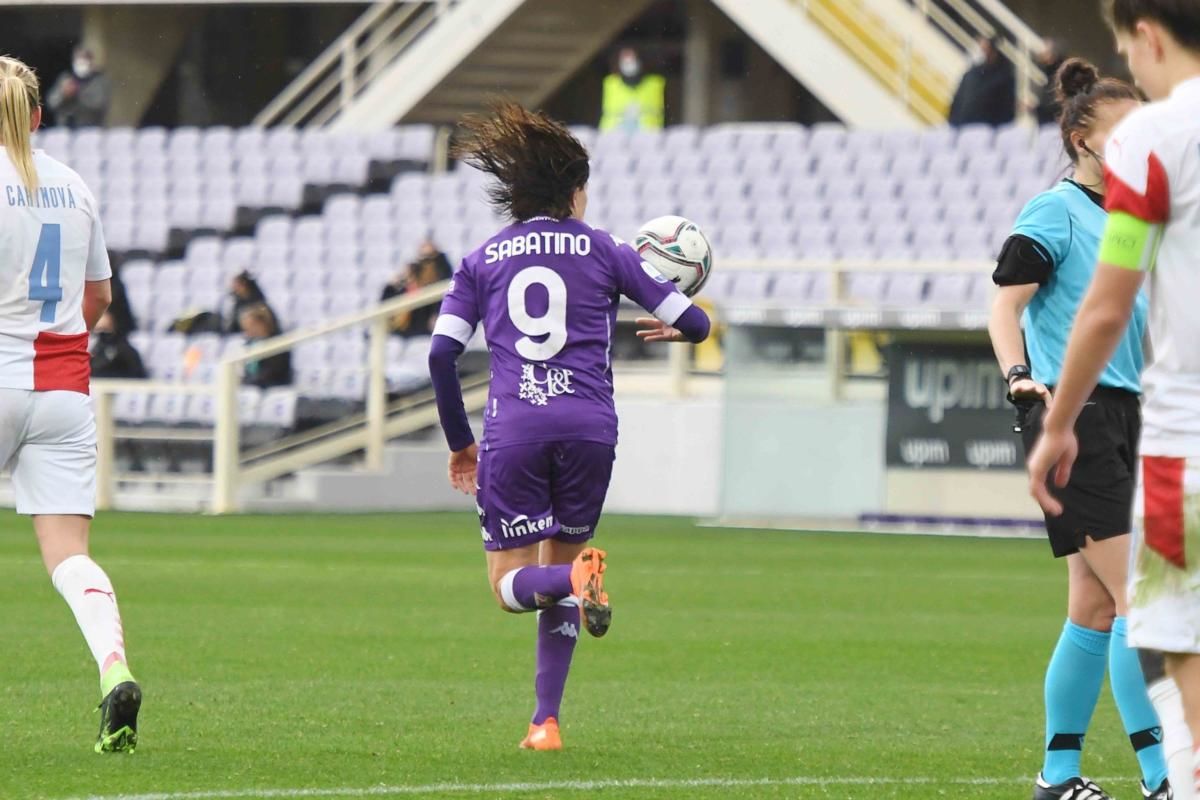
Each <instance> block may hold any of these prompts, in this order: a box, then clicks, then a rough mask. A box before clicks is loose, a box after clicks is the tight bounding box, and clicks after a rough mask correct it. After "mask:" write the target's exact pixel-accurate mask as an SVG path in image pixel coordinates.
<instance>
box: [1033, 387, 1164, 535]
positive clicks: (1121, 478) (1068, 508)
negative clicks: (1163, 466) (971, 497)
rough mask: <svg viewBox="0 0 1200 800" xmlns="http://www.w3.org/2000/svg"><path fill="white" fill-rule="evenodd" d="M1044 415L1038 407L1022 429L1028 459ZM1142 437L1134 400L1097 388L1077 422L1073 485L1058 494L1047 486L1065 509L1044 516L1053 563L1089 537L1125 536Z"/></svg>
mask: <svg viewBox="0 0 1200 800" xmlns="http://www.w3.org/2000/svg"><path fill="white" fill-rule="evenodd" d="M1045 413H1046V406H1045V404H1044V403H1038V404H1037V405H1036V406H1034V407H1033V408H1032V409H1031V410H1030V412H1029V414H1028V415H1027V417H1026V418H1025V420H1024V423H1023V424H1022V426H1021V431H1022V432H1021V438H1022V440H1023V442H1024V444H1025V455H1026V456H1028V455H1029V452H1030V451H1031V450H1032V449H1033V446H1034V444H1035V443H1036V442H1037V438H1038V436H1039V435H1040V434H1041V432H1042V416H1043V415H1044V414H1045ZM1141 432H1142V409H1141V401H1140V398H1139V397H1138V395H1136V394H1133V393H1132V392H1127V391H1125V390H1123V389H1110V388H1107V387H1104V386H1100V387H1097V388H1096V390H1095V391H1094V392H1093V393H1092V396H1091V397H1090V398H1089V399H1088V402H1087V403H1086V404H1085V405H1084V407H1083V411H1082V412H1081V413H1080V414H1079V420H1078V421H1077V422H1076V423H1075V436H1076V437H1077V438H1078V439H1079V456H1078V458H1076V459H1075V466H1074V467H1073V468H1072V469H1071V480H1070V481H1069V482H1068V483H1067V485H1066V486H1065V487H1063V488H1062V489H1060V488H1058V487H1057V486H1055V485H1054V478H1053V475H1051V477H1050V479H1049V480H1048V481H1047V483H1048V484H1049V487H1050V493H1051V494H1053V495H1054V496H1055V497H1057V498H1058V499H1059V500H1060V501H1061V502H1062V504H1063V513H1062V516H1060V517H1052V516H1050V515H1046V532H1047V533H1048V534H1049V535H1050V549H1051V550H1052V551H1054V557H1055V558H1062V557H1063V556H1069V555H1070V554H1072V553H1078V552H1079V550H1080V548H1082V547H1083V546H1084V545H1085V543H1086V542H1085V540H1086V539H1087V537H1091V538H1092V539H1093V540H1095V541H1100V540H1102V539H1111V538H1112V537H1114V536H1120V535H1121V534H1123V533H1129V531H1130V528H1131V527H1132V524H1133V492H1134V484H1135V482H1136V480H1137V456H1138V439H1139V438H1140V436H1141Z"/></svg>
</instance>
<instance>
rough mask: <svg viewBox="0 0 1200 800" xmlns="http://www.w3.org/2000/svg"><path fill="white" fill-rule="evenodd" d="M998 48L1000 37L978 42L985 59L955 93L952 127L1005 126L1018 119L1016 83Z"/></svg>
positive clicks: (1009, 66) (951, 115) (975, 66)
mask: <svg viewBox="0 0 1200 800" xmlns="http://www.w3.org/2000/svg"><path fill="white" fill-rule="evenodd" d="M999 45H1000V39H999V37H995V36H993V37H992V38H990V39H980V40H979V49H980V52H981V54H982V59H981V60H980V61H979V63H977V64H975V65H974V66H973V67H971V68H970V69H969V70H967V72H966V74H965V75H963V78H962V82H961V83H959V85H958V91H956V92H955V93H954V101H953V102H952V103H951V104H950V124H951V125H954V126H956V127H957V126H960V125H970V124H972V123H983V124H985V125H1004V124H1006V123H1009V122H1012V121H1013V120H1014V119H1016V116H1017V108H1016V106H1017V83H1016V79H1015V78H1014V77H1013V70H1012V64H1010V63H1009V62H1008V61H1007V59H1005V58H1004V56H1002V55H1001V54H1000V50H999Z"/></svg>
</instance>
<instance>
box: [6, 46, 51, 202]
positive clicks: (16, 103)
mask: <svg viewBox="0 0 1200 800" xmlns="http://www.w3.org/2000/svg"><path fill="white" fill-rule="evenodd" d="M41 104H42V100H41V92H40V90H39V89H38V80H37V76H36V75H34V74H33V70H31V69H30V68H29V67H27V66H25V64H23V63H22V62H20V61H18V60H17V59H15V58H12V57H11V56H0V145H4V150H5V152H7V153H8V157H9V159H10V160H11V161H12V163H13V166H14V167H16V169H17V174H19V175H20V176H21V181H22V183H24V184H25V189H26V191H28V192H29V194H30V195H31V196H33V195H36V194H37V189H38V175H37V169H36V168H35V167H34V165H33V145H32V143H31V138H32V133H31V131H30V130H29V129H30V127H31V126H32V123H33V112H34V111H35V110H36V109H37V107H38V106H40V105H41Z"/></svg>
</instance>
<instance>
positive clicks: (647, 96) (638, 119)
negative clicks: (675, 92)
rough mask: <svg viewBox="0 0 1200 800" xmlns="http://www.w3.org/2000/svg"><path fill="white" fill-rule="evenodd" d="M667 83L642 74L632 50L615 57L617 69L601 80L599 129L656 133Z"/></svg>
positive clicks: (659, 124) (654, 76)
mask: <svg viewBox="0 0 1200 800" xmlns="http://www.w3.org/2000/svg"><path fill="white" fill-rule="evenodd" d="M666 88H667V81H666V79H665V78H664V77H663V76H661V75H647V74H644V73H643V72H642V62H641V59H640V58H639V57H638V53H637V51H636V50H634V49H633V48H632V47H623V48H621V51H620V52H619V53H618V54H617V70H616V72H614V73H613V74H611V75H609V76H608V77H606V78H605V79H604V103H603V106H604V107H603V110H602V112H601V116H600V130H602V131H611V130H618V129H619V130H626V131H637V130H643V131H656V130H660V129H661V128H662V126H663V112H664V109H665V106H666Z"/></svg>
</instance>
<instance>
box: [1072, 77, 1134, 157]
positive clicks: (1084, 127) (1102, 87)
mask: <svg viewBox="0 0 1200 800" xmlns="http://www.w3.org/2000/svg"><path fill="white" fill-rule="evenodd" d="M1054 94H1055V96H1056V97H1057V99H1058V102H1059V105H1060V106H1061V108H1062V113H1061V114H1060V115H1059V117H1058V124H1059V127H1060V128H1062V140H1063V148H1064V149H1065V150H1066V151H1067V155H1068V156H1070V157H1071V163H1072V164H1078V163H1079V156H1080V153H1079V151H1078V150H1076V149H1075V145H1074V143H1072V141H1071V135H1072V134H1075V133H1082V134H1085V135H1086V134H1087V133H1088V132H1089V131H1090V130H1091V129H1092V125H1093V124H1095V122H1096V109H1097V108H1098V107H1099V106H1100V105H1101V104H1103V103H1111V102H1115V101H1118V100H1134V101H1140V100H1141V99H1142V96H1141V95H1140V94H1138V90H1137V89H1135V88H1133V86H1131V85H1130V84H1128V83H1126V82H1125V81H1119V80H1117V79H1116V78H1101V77H1100V70H1098V69H1096V66H1095V65H1094V64H1092V63H1091V62H1090V61H1086V60H1085V59H1082V58H1068V59H1067V60H1066V61H1064V62H1063V65H1062V66H1061V67H1059V68H1058V72H1057V73H1055V75H1054Z"/></svg>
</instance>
